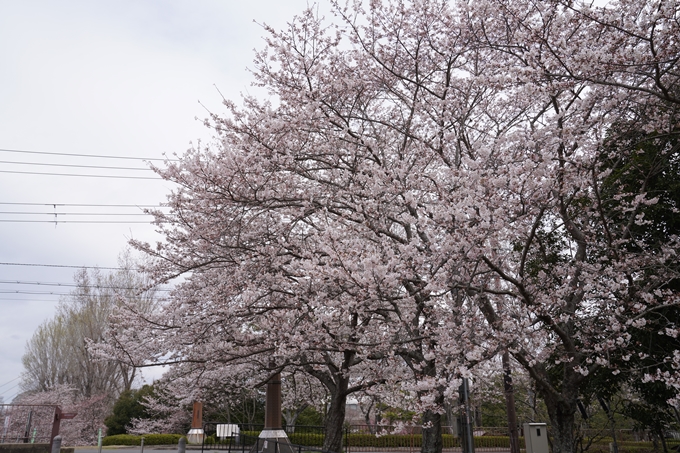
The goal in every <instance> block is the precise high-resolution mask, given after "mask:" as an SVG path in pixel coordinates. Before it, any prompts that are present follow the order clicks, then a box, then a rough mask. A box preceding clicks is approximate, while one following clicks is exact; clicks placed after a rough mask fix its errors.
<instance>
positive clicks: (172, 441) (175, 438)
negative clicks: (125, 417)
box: [102, 434, 184, 446]
mask: <svg viewBox="0 0 680 453" xmlns="http://www.w3.org/2000/svg"><path fill="white" fill-rule="evenodd" d="M142 437H143V438H144V445H177V443H178V442H179V439H180V438H182V437H184V436H182V435H180V434H144V435H143V436H135V435H133V434H116V435H115V436H106V437H104V438H103V439H102V445H104V446H110V445H141V444H142Z"/></svg>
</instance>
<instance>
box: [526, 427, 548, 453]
mask: <svg viewBox="0 0 680 453" xmlns="http://www.w3.org/2000/svg"><path fill="white" fill-rule="evenodd" d="M524 443H525V444H526V447H527V453H550V452H549V450H548V425H546V424H545V423H525V424H524Z"/></svg>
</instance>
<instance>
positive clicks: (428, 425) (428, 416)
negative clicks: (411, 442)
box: [420, 410, 443, 453]
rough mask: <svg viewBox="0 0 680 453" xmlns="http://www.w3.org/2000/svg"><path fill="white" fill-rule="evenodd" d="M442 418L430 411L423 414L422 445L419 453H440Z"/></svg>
mask: <svg viewBox="0 0 680 453" xmlns="http://www.w3.org/2000/svg"><path fill="white" fill-rule="evenodd" d="M442 446H443V445H442V416H441V414H439V413H437V412H432V411H431V410H427V411H425V413H424V414H423V443H422V444H421V447H420V451H421V453H441V451H442Z"/></svg>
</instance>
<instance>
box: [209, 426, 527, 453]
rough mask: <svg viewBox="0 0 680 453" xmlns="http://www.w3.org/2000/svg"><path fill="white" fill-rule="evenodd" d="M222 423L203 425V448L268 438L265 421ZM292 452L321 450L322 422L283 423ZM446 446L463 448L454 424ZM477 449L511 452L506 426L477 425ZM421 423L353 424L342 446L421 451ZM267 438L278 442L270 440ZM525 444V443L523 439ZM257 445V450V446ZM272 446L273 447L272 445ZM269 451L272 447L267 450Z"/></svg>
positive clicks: (250, 444)
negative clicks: (235, 428) (232, 430)
mask: <svg viewBox="0 0 680 453" xmlns="http://www.w3.org/2000/svg"><path fill="white" fill-rule="evenodd" d="M218 424H219V423H206V424H205V425H204V432H205V436H204V440H203V447H202V448H203V449H204V450H211V451H212V450H226V451H229V452H231V451H233V452H239V453H245V452H253V453H256V452H260V451H262V449H263V447H264V445H263V442H264V441H265V440H266V439H260V438H259V437H258V436H259V434H260V432H261V430H262V425H247V424H243V425H239V434H238V435H234V436H230V437H222V438H220V437H219V436H218V435H217V434H218V433H217V425H218ZM284 431H286V434H287V436H288V439H289V441H290V445H291V446H292V452H293V453H304V452H317V453H318V452H322V451H323V450H322V447H323V441H324V437H325V436H324V430H323V427H322V426H295V427H294V428H293V427H287V428H286V427H284ZM442 433H443V434H442V441H443V448H444V450H445V451H448V452H457V451H461V450H462V448H461V440H460V438H459V437H458V436H457V435H455V434H454V430H453V428H452V427H448V426H444V427H442ZM474 436H475V437H474V444H475V450H478V451H480V452H499V453H501V452H509V451H510V440H509V438H508V436H507V428H476V429H475V431H474ZM422 438H423V437H422V427H420V426H410V425H401V426H384V425H351V426H347V427H346V428H345V430H344V433H343V450H344V452H345V453H352V452H357V453H359V452H387V451H389V452H411V453H415V452H417V451H420V447H421V445H422ZM268 442H276V441H274V440H268ZM522 444H523V443H522ZM280 447H281V446H280V445H278V443H277V445H275V448H278V449H277V450H276V451H277V452H278V451H282V452H284V453H287V452H289V451H291V450H289V449H288V448H287V447H284V448H283V449H281V448H280ZM255 448H257V450H256V449H255ZM270 448H271V447H270ZM268 451H269V450H268Z"/></svg>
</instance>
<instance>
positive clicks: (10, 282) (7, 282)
mask: <svg viewBox="0 0 680 453" xmlns="http://www.w3.org/2000/svg"><path fill="white" fill-rule="evenodd" d="M0 284H3V285H35V286H58V287H69V288H79V287H82V286H83V285H79V284H77V283H57V282H27V281H22V280H0ZM90 287H91V288H97V289H99V288H102V289H120V290H137V289H139V288H127V287H123V286H102V285H90ZM154 291H171V290H169V289H154Z"/></svg>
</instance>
